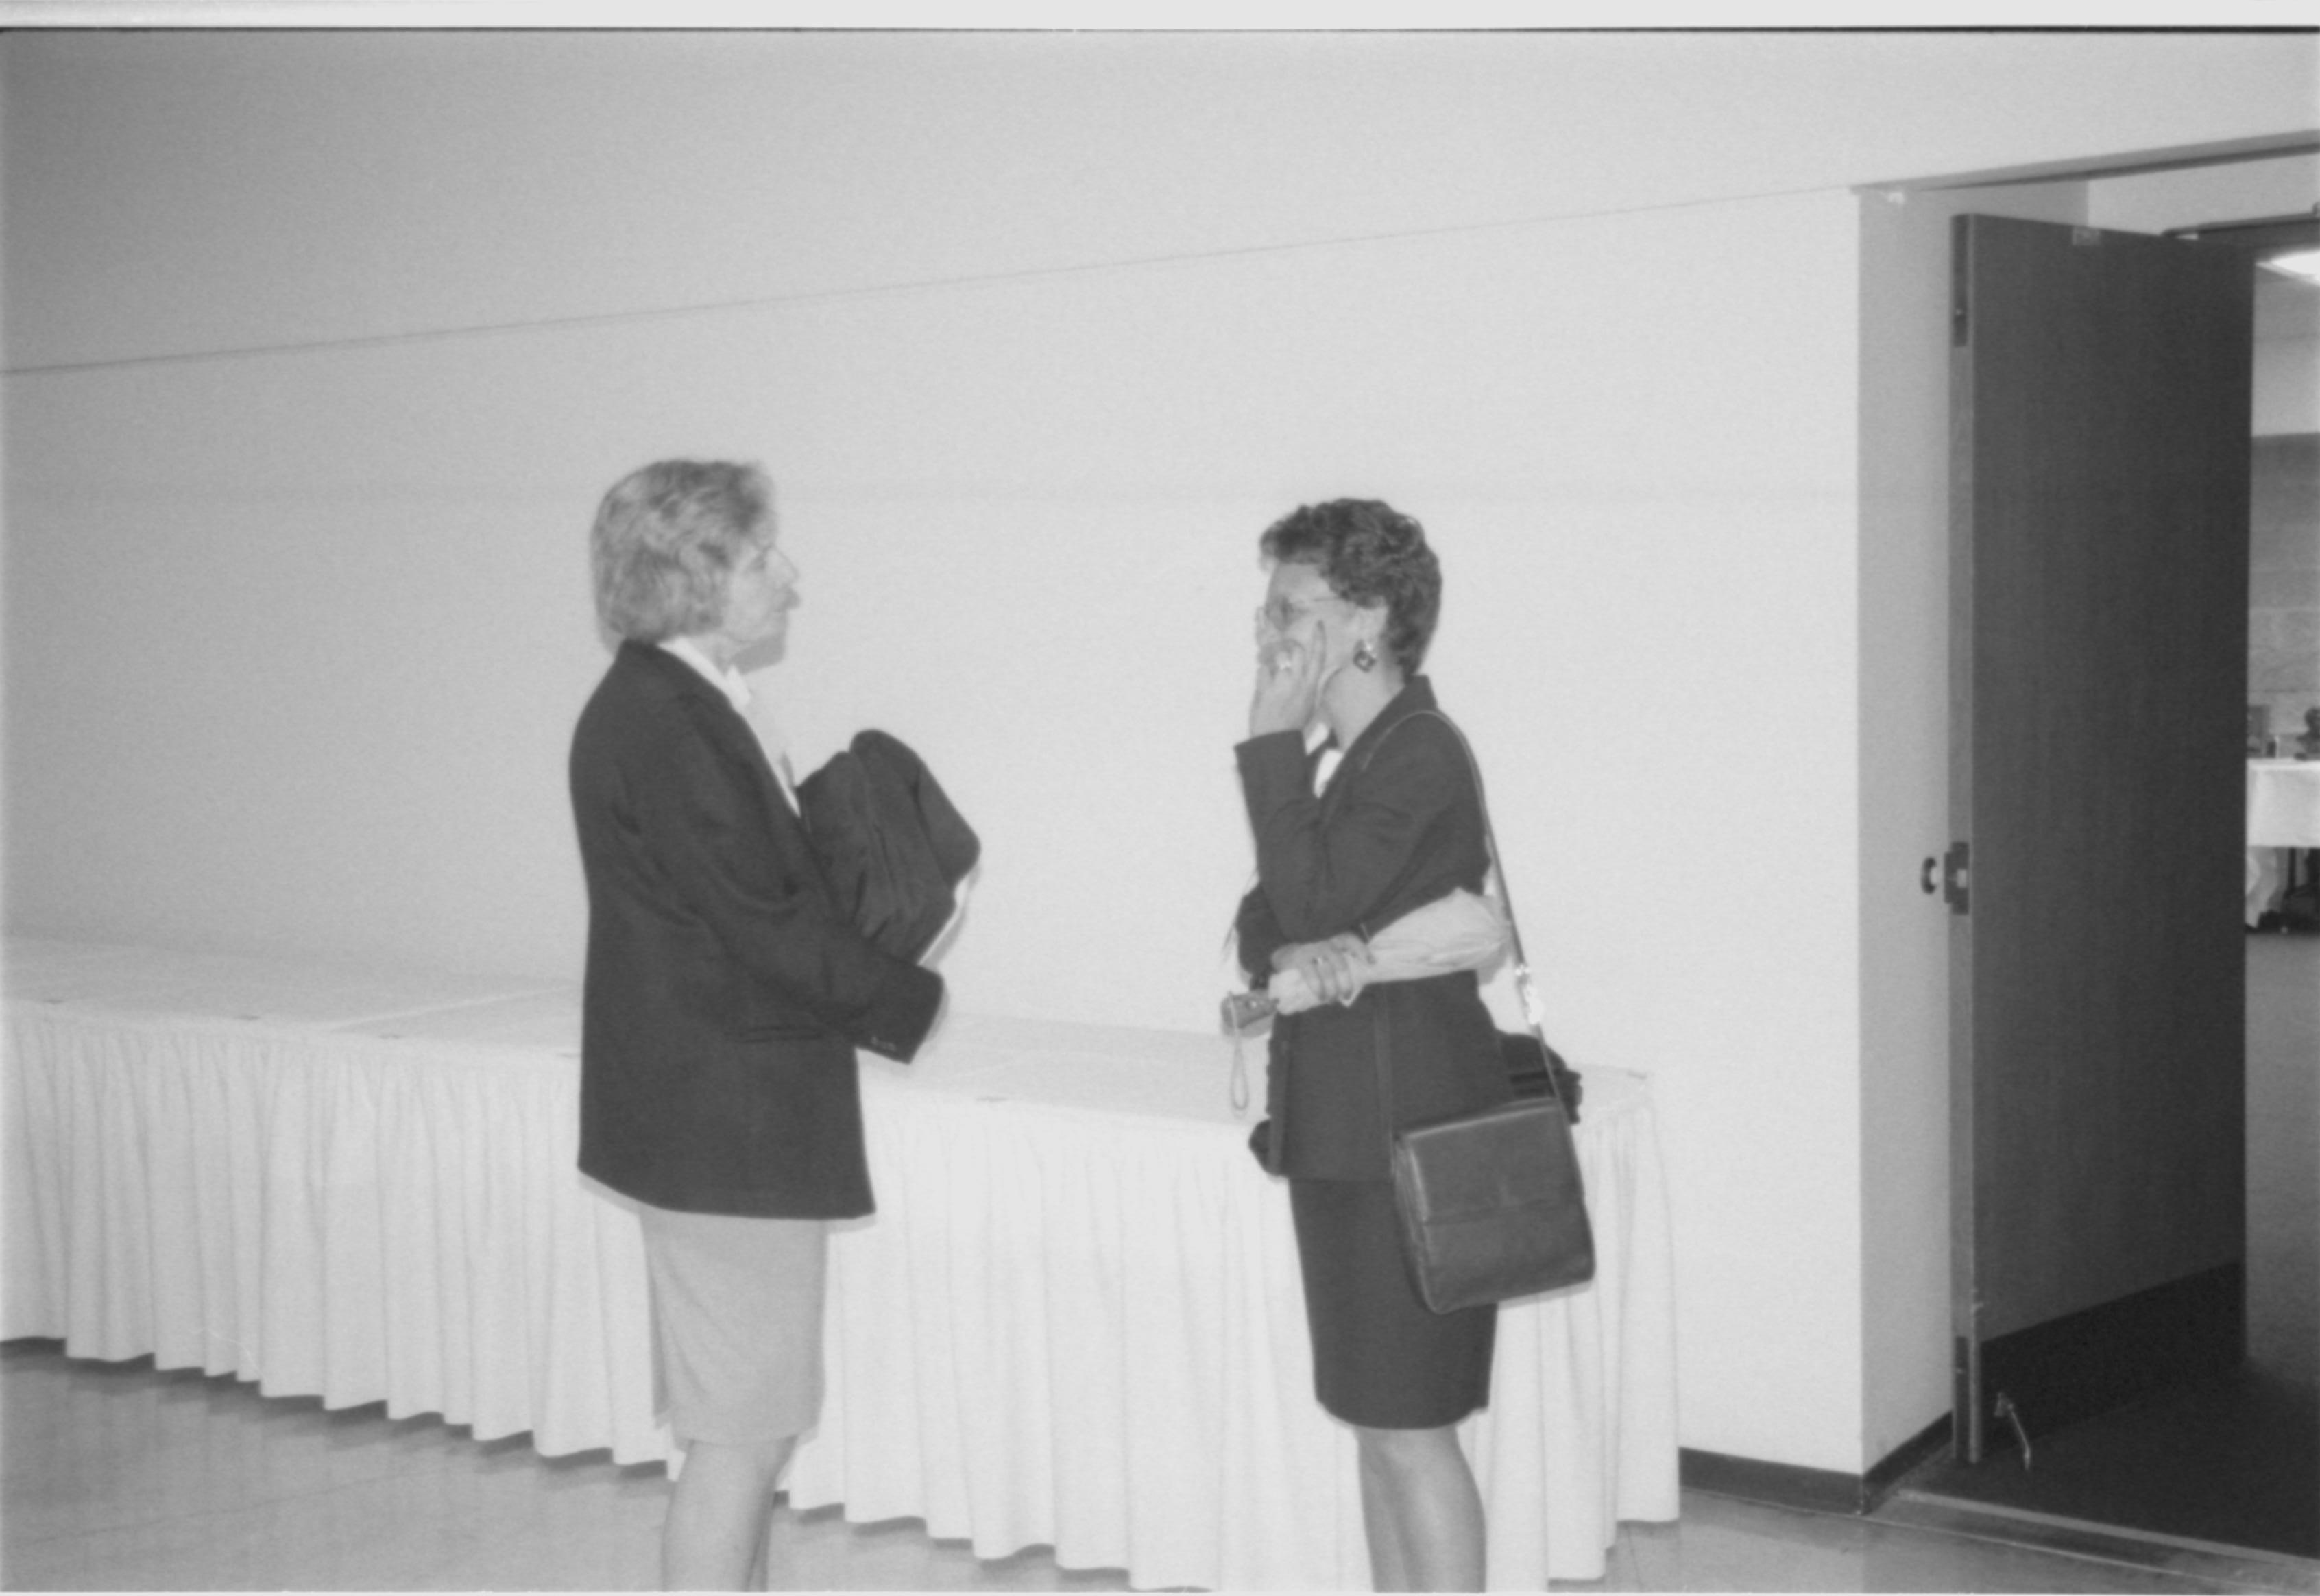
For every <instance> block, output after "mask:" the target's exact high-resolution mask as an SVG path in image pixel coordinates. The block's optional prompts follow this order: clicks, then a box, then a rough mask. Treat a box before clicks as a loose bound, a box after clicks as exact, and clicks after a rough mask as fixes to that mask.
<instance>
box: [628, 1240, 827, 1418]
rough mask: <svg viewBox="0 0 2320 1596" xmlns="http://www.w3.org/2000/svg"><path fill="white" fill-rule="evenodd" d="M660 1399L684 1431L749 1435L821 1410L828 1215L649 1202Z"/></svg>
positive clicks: (657, 1397)
mask: <svg viewBox="0 0 2320 1596" xmlns="http://www.w3.org/2000/svg"><path fill="white" fill-rule="evenodd" d="M639 1217H640V1218H641V1219H642V1220H643V1223H644V1237H645V1264H646V1266H647V1268H648V1270H649V1271H650V1274H651V1276H652V1304H653V1373H654V1378H655V1381H656V1383H657V1391H656V1393H655V1406H656V1407H657V1410H659V1411H660V1412H661V1413H663V1414H664V1415H666V1419H667V1420H668V1426H669V1428H670V1431H671V1432H672V1433H673V1434H674V1435H675V1437H676V1438H677V1439H678V1440H679V1441H707V1442H710V1443H711V1444H713V1445H720V1446H757V1445H761V1444H763V1443H765V1442H767V1441H774V1440H778V1439H780V1438H781V1437H784V1436H793V1435H797V1434H799V1433H801V1432H802V1431H804V1430H808V1429H811V1428H813V1426H814V1422H815V1420H816V1419H819V1418H820V1416H821V1308H822V1297H823V1282H824V1279H825V1276H826V1274H827V1260H828V1256H829V1224H828V1221H826V1220H769V1219H756V1218H743V1217H737V1216H734V1215H730V1214H706V1213H676V1212H674V1211H670V1210H668V1209H665V1208H654V1207H652V1206H650V1205H649V1204H646V1205H641V1206H640V1208H639Z"/></svg>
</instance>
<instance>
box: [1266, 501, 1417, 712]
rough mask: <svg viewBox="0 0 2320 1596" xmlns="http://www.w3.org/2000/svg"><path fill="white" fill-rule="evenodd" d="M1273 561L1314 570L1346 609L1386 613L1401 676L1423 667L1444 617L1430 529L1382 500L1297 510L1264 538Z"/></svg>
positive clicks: (1388, 643)
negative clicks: (1428, 540)
mask: <svg viewBox="0 0 2320 1596" xmlns="http://www.w3.org/2000/svg"><path fill="white" fill-rule="evenodd" d="M1257 547H1258V549H1260V550H1261V551H1262V552H1263V554H1264V558H1267V559H1269V560H1275V561H1282V562H1286V563H1289V564H1294V565H1309V566H1312V567H1316V568H1317V569H1319V571H1320V573H1321V576H1322V579H1323V580H1325V581H1326V582H1328V585H1329V591H1330V592H1332V593H1334V594H1337V596H1338V597H1339V598H1341V599H1344V600H1346V602H1347V603H1352V604H1357V605H1361V606H1364V607H1366V606H1368V605H1371V604H1378V603H1382V604H1383V605H1384V606H1385V647H1386V651H1387V653H1389V654H1390V655H1391V656H1392V657H1393V661H1394V663H1395V664H1396V665H1397V666H1399V667H1400V668H1401V669H1402V670H1403V671H1404V672H1415V671H1416V670H1417V669H1418V667H1419V666H1420V665H1422V664H1423V663H1425V659H1426V649H1427V645H1428V644H1430V643H1431V642H1433V640H1434V624H1435V622H1436V621H1438V620H1439V619H1440V618H1441V615H1442V562H1441V561H1439V560H1437V559H1436V558H1434V550H1432V549H1428V548H1427V546H1426V529H1425V528H1424V527H1422V526H1420V525H1418V522H1417V521H1416V520H1415V519H1414V518H1413V517H1410V516H1407V515H1404V514H1403V513H1402V512H1400V511H1399V510H1396V509H1395V508H1394V507H1393V506H1392V505H1391V504H1388V503H1384V502H1382V501H1381V500H1377V499H1331V500H1330V501H1328V503H1323V504H1300V505H1299V506H1298V507H1297V508H1296V509H1294V510H1292V511H1291V512H1289V513H1288V514H1286V515H1284V516H1282V518H1281V519H1280V520H1279V521H1274V522H1273V524H1272V525H1271V526H1269V527H1267V528H1266V529H1265V530H1264V537H1263V538H1262V539H1261V540H1259V541H1258V544H1257Z"/></svg>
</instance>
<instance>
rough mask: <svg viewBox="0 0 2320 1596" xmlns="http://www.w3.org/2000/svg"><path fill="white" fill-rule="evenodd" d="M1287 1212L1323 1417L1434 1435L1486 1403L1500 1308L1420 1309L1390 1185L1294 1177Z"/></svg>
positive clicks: (1348, 1422)
mask: <svg viewBox="0 0 2320 1596" xmlns="http://www.w3.org/2000/svg"><path fill="white" fill-rule="evenodd" d="M1289 1209H1290V1212H1291V1215H1292V1216H1293V1217H1294V1219H1295V1220H1296V1223H1297V1261H1298V1264H1299V1266H1300V1269H1301V1270H1302V1272H1303V1274H1304V1276H1305V1325H1306V1329H1307V1331H1308V1333H1309V1334H1310V1336H1311V1338H1312V1341H1313V1394H1314V1395H1315V1396H1317V1397H1319V1399H1320V1401H1321V1406H1322V1407H1323V1408H1325V1409H1326V1410H1328V1411H1329V1412H1330V1413H1331V1414H1333V1415H1334V1416H1336V1417H1337V1418H1339V1419H1344V1420H1345V1421H1346V1423H1347V1424H1358V1425H1362V1426H1364V1427H1366V1428H1371V1429H1438V1428H1441V1427H1442V1426H1444V1425H1445V1424H1455V1423H1457V1422H1458V1421H1459V1420H1460V1419H1464V1418H1465V1417H1466V1415H1467V1414H1469V1413H1472V1412H1473V1411H1474V1410H1475V1409H1477V1408H1482V1407H1487V1406H1489V1405H1490V1401H1491V1351H1492V1349H1493V1348H1494V1347H1495V1346H1496V1345H1497V1340H1498V1328H1499V1310H1498V1306H1497V1304H1495V1303H1486V1304H1485V1305H1483V1306H1482V1307H1480V1308H1465V1309H1461V1310H1458V1311H1457V1312H1455V1313H1436V1312H1435V1311H1433V1310H1431V1309H1429V1308H1427V1306H1426V1304H1425V1303H1424V1302H1422V1301H1418V1293H1417V1292H1415V1291H1414V1290H1412V1289H1411V1287H1410V1283H1409V1273H1408V1271H1407V1270H1406V1269H1405V1267H1404V1266H1403V1264H1402V1257H1401V1231H1400V1220H1399V1218H1398V1217H1397V1216H1396V1213H1395V1210H1394V1203H1393V1183H1391V1181H1320V1180H1300V1179H1292V1180H1291V1181H1290V1183H1289Z"/></svg>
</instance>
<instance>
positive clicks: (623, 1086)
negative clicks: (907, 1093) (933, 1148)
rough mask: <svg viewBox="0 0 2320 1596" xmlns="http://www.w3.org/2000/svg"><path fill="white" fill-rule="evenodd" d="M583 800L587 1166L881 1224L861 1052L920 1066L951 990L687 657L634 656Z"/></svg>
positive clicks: (719, 1205) (630, 648) (601, 727)
mask: <svg viewBox="0 0 2320 1596" xmlns="http://www.w3.org/2000/svg"><path fill="white" fill-rule="evenodd" d="M571 784H572V812H573V817H574V820H575V822H576V824H577V826H578V829H579V837H580V860H581V865H582V867H583V868H584V870H585V872H586V875H587V882H588V963H587V977H586V985H585V993H584V997H583V1004H582V1010H583V1012H582V1029H581V1047H580V1168H581V1169H582V1171H583V1172H584V1173H585V1174H589V1175H591V1176H593V1177H594V1178H595V1179H596V1180H599V1181H602V1182H603V1183H604V1184H606V1185H608V1186H610V1187H612V1189H613V1190H614V1191H617V1192H622V1193H625V1194H626V1195H628V1196H630V1197H633V1198H636V1199H637V1200H638V1201H639V1202H648V1203H651V1204H653V1205H654V1206H656V1207H659V1208H669V1209H675V1210H678V1211H684V1212H692V1213H722V1214H748V1215H765V1216H777V1217H784V1218H794V1219H816V1218H820V1219H841V1218H852V1217H855V1216H858V1215H861V1214H865V1213H868V1212H870V1211H871V1210H872V1207H873V1201H872V1196H871V1191H870V1176H869V1170H868V1167H867V1164H866V1162H865V1156H864V1153H863V1145H862V1104H861V1089H860V1083H859V1081H858V1078H857V1075H856V1062H855V1056H854V1049H855V1048H856V1047H857V1046H859V1047H868V1048H870V1049H872V1050H873V1051H875V1052H878V1053H882V1054H884V1055H886V1056H890V1057H893V1058H900V1059H908V1058H909V1057H910V1056H911V1055H912V1054H913V1053H914V1052H915V1051H916V1050H917V1048H918V1046H919V1044H920V1041H922V1040H923V1039H924V1038H925V1037H926V1034H927V1031H928V1029H929V1028H930V1027H931V1026H932V1025H933V1023H934V1018H935V1012H936V1010H937V1008H938V1006H939V1004H940V1002H941V998H942V980H941V977H939V976H938V975H935V974H934V973H933V972H931V971H929V970H924V969H920V967H919V966H916V965H913V964H911V963H910V962H909V961H908V960H905V959H902V958H897V957H894V956H893V955H891V954H888V953H884V952H882V951H880V950H879V949H878V948H875V947H873V946H871V944H870V943H869V942H867V941H865V939H863V937H862V936H861V934H860V933H859V932H857V931H856V929H854V928H853V926H851V925H850V924H848V923H847V920H846V919H845V917H844V916H843V915H842V914H841V913H840V912H839V911H838V905H837V904H836V902H834V901H833V899H832V897H831V895H830V892H829V884H828V882H827V881H826V879H825V878H824V876H823V874H822V869H821V866H820V863H819V862H818V861H817V860H816V858H815V857H814V852H813V849H812V848H811V846H810V845H809V843H808V840H807V838H806V834H805V831H804V830H803V828H802V826H801V825H800V824H799V822H798V820H797V817H796V816H795V814H794V813H793V812H792V811H791V809H790V807H789V804H788V803H787V802H786V801H785V800H784V798H783V796H782V794H781V790H780V788H779V786H778V785H777V784H775V779H774V773H773V770H772V767H771V766H768V765H767V764H766V756H765V751H764V750H763V748H760V747H759V746H758V743H757V735H756V733H755V732H753V731H752V730H750V728H749V724H748V721H745V720H743V719H742V717H741V716H740V714H739V712H736V711H735V710H734V708H733V705H732V703H730V701H729V700H728V699H727V698H726V696H725V694H723V693H722V692H720V690H719V689H718V687H717V686H716V685H715V684H713V683H711V682H710V681H709V680H707V679H706V678H705V677H703V676H702V675H701V673H700V672H698V671H696V670H694V669H693V667H691V666H690V665H688V664H686V663H685V662H684V660H683V659H680V658H678V657H676V656H675V655H673V654H671V653H669V652H668V651H667V650H666V649H663V648H652V647H648V646H646V645H643V644H639V643H624V644H622V645H621V649H620V651H619V653H618V655H617V656H616V657H614V659H613V661H612V668H611V669H610V670H608V671H607V672H606V673H605V674H604V679H603V681H602V682H601V683H599V684H598V685H597V687H596V691H595V694H594V696H592V697H591V698H590V699H589V701H588V704H587V707H586V708H585V710H583V711H582V712H581V715H580V722H579V726H578V728H577V729H576V730H575V732H574V734H573V739H572V758H571Z"/></svg>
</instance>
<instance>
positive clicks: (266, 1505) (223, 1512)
mask: <svg viewBox="0 0 2320 1596" xmlns="http://www.w3.org/2000/svg"><path fill="white" fill-rule="evenodd" d="M441 1472H444V1471H442V1470H440V1469H436V1470H403V1471H397V1472H394V1473H390V1474H374V1475H370V1476H368V1477H367V1478H364V1479H360V1480H340V1481H338V1482H336V1483H331V1484H325V1485H320V1486H317V1487H315V1488H314V1489H313V1490H311V1491H297V1492H290V1493H288V1494H275V1495H268V1496H264V1497H260V1498H257V1499H255V1500H251V1501H240V1502H235V1503H231V1504H230V1505H225V1506H220V1507H212V1508H199V1509H195V1510H191V1511H187V1512H182V1513H175V1514H164V1515H160V1516H158V1517H153V1518H145V1519H129V1520H124V1521H122V1522H120V1523H113V1524H92V1525H85V1526H83V1527H81V1528H77V1529H63V1530H57V1531H54V1532H51V1533H48V1534H32V1535H25V1534H23V1533H21V1532H19V1531H18V1530H17V1529H15V1528H13V1527H12V1528H10V1529H9V1531H8V1538H9V1539H10V1540H11V1541H13V1542H14V1543H15V1544H16V1545H18V1546H49V1545H53V1544H56V1543H59V1542H62V1541H68V1540H74V1539H82V1538H86V1537H90V1536H98V1535H124V1534H129V1533H132V1532H135V1531H139V1530H150V1529H159V1528H167V1527H168V1526H170V1525H173V1524H191V1523H194V1522H195V1521H196V1520H199V1519H222V1518H231V1517H234V1516H236V1515H239V1514H243V1513H251V1512H258V1511H263V1510H267V1509H271V1508H277V1507H284V1506H289V1505H292V1504H295V1503H298V1502H312V1501H321V1500H322V1498H324V1497H326V1496H337V1495H340V1494H343V1493H344V1492H349V1491H362V1490H367V1489H369V1488H371V1487H373V1486H376V1485H383V1484H394V1483H401V1482H403V1481H406V1480H413V1479H417V1478H419V1477H421V1475H422V1474H430V1473H441ZM10 1516H11V1517H12V1518H13V1517H18V1516H21V1515H19V1514H11V1515H10Z"/></svg>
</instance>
